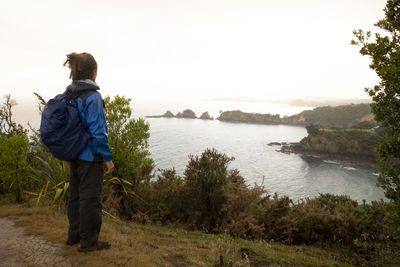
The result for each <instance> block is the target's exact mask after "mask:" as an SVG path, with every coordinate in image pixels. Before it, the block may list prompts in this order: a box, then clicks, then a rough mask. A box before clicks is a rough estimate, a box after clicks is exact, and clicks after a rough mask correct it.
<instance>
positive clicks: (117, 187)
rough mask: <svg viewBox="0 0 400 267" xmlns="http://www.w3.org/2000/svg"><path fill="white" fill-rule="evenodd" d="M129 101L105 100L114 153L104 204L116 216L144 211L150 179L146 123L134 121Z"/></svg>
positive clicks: (151, 172)
mask: <svg viewBox="0 0 400 267" xmlns="http://www.w3.org/2000/svg"><path fill="white" fill-rule="evenodd" d="M130 102H131V99H130V98H125V97H123V96H122V97H121V96H119V95H117V96H115V98H114V99H113V100H111V98H110V97H109V96H107V97H106V98H105V99H104V103H105V109H104V111H105V115H106V119H107V125H108V128H109V135H108V141H109V144H110V148H111V151H112V153H113V162H114V166H115V168H114V171H113V174H112V175H113V176H114V177H116V178H118V179H114V180H112V181H113V182H112V183H111V184H112V185H114V186H113V187H111V188H105V189H104V192H105V195H106V196H107V197H106V199H105V201H106V204H107V205H109V206H110V208H111V209H113V210H116V211H118V213H119V215H122V216H123V217H126V218H128V219H131V216H132V215H134V214H135V213H137V212H138V211H140V210H143V209H144V208H143V207H142V206H143V198H142V197H141V196H142V195H144V194H145V190H146V189H147V188H148V186H149V183H150V179H151V178H152V177H153V168H154V163H153V160H152V159H151V158H150V157H149V156H150V152H149V151H148V150H147V148H148V146H149V144H148V138H149V137H150V134H149V127H150V126H149V124H148V123H147V122H145V121H144V120H143V119H142V118H139V119H133V118H131V116H132V109H131V107H130Z"/></svg>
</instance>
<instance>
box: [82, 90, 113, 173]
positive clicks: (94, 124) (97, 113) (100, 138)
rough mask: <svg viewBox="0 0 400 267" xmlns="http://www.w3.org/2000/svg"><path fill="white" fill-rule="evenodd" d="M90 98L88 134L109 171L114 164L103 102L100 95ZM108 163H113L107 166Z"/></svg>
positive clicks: (88, 105)
mask: <svg viewBox="0 0 400 267" xmlns="http://www.w3.org/2000/svg"><path fill="white" fill-rule="evenodd" d="M89 98H90V100H89ZM89 98H88V99H87V101H86V105H87V109H86V123H87V130H88V133H89V135H90V136H91V137H92V140H91V145H92V148H93V149H94V152H95V153H96V154H98V155H100V156H102V157H103V159H104V161H105V162H106V165H107V169H108V171H109V170H110V168H111V169H112V168H113V167H114V164H112V153H111V150H110V146H109V144H108V128H107V122H106V116H105V114H104V107H103V100H102V99H101V96H100V94H98V93H94V94H93V95H91V96H90V97H89ZM107 162H111V163H109V164H107ZM111 171H112V170H111Z"/></svg>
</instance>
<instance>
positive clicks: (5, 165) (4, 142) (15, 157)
mask: <svg viewBox="0 0 400 267" xmlns="http://www.w3.org/2000/svg"><path fill="white" fill-rule="evenodd" d="M28 150H29V142H28V138H27V136H26V135H12V136H0V177H1V180H0V187H1V188H2V191H3V192H5V193H7V192H9V193H13V194H14V195H15V200H16V201H17V202H21V201H22V193H23V190H26V189H30V188H31V187H32V182H31V179H30V172H29V165H28V162H27V157H26V155H27V153H28Z"/></svg>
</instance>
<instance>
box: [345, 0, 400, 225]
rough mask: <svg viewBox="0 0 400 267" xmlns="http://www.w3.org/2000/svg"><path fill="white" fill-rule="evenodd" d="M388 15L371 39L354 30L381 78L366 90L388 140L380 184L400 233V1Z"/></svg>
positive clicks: (393, 2) (393, 1) (381, 147)
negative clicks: (381, 31)
mask: <svg viewBox="0 0 400 267" xmlns="http://www.w3.org/2000/svg"><path fill="white" fill-rule="evenodd" d="M384 11H385V18H383V19H382V20H380V21H378V22H377V23H376V24H375V25H376V26H377V27H379V28H380V29H381V30H383V31H384V34H381V33H376V34H375V40H374V41H372V42H370V41H369V40H370V38H371V32H369V31H368V32H366V33H364V32H363V31H362V30H358V31H354V35H355V37H356V40H353V41H352V44H354V45H359V46H360V47H361V48H360V53H361V55H363V56H369V57H370V58H371V61H372V62H371V64H370V65H369V66H370V68H371V69H373V70H374V71H375V72H376V74H377V75H378V76H379V78H380V79H381V81H380V83H379V84H378V85H376V86H374V87H373V88H367V89H366V91H367V92H368V94H369V95H370V96H371V97H372V99H373V101H374V102H373V103H372V104H371V107H372V110H373V112H374V114H375V117H376V120H377V121H379V122H380V123H381V125H382V127H383V128H384V134H385V141H384V142H383V143H381V144H380V145H379V146H378V152H379V156H380V157H379V162H378V163H379V170H380V176H379V179H378V185H379V186H380V187H382V188H383V189H384V190H385V195H386V197H387V198H389V199H391V200H392V201H393V202H394V203H395V204H396V206H397V207H398V208H397V213H398V216H397V218H398V219H397V220H396V221H397V225H398V232H399V233H400V219H399V218H400V112H399V111H400V99H399V97H400V36H399V31H400V23H399V21H400V19H399V18H400V1H399V0H389V1H387V4H386V7H385V9H384Z"/></svg>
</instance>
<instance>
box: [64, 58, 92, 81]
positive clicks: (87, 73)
mask: <svg viewBox="0 0 400 267" xmlns="http://www.w3.org/2000/svg"><path fill="white" fill-rule="evenodd" d="M65 65H68V68H69V69H70V70H71V73H70V75H69V77H70V78H71V79H72V80H73V81H76V80H84V79H92V78H93V73H94V72H95V71H96V70H97V62H96V60H95V59H94V57H93V56H92V55H91V54H89V53H75V52H73V53H71V54H68V55H67V60H65V62H64V65H63V66H65Z"/></svg>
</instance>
